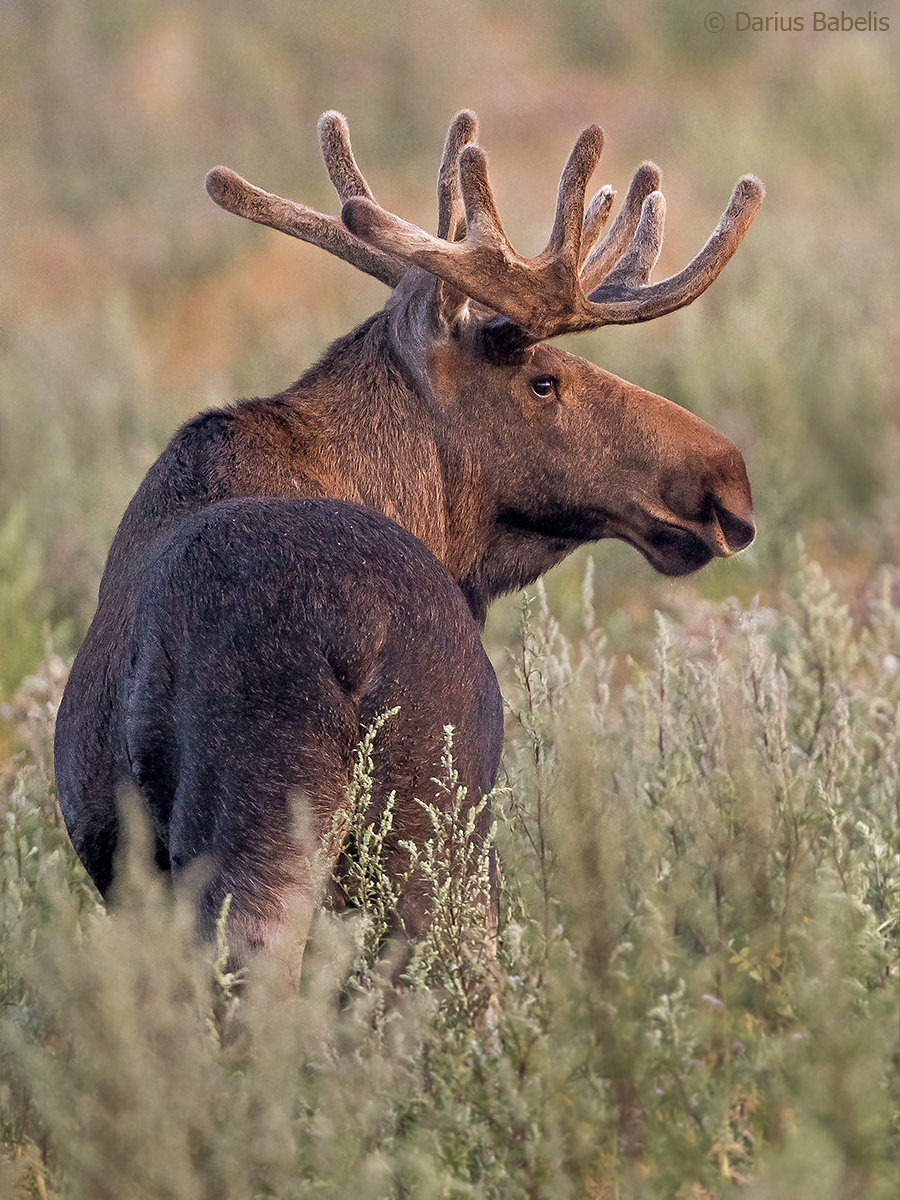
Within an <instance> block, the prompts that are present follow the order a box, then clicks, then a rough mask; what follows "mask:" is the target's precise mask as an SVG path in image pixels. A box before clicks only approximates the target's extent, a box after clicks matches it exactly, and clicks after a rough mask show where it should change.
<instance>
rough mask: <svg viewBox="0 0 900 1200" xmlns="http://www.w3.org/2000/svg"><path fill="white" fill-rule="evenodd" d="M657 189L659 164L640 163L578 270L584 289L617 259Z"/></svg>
mask: <svg viewBox="0 0 900 1200" xmlns="http://www.w3.org/2000/svg"><path fill="white" fill-rule="evenodd" d="M658 188H659V167H658V166H657V165H656V163H652V162H643V163H641V165H640V166H639V167H638V169H637V170H636V171H635V173H634V178H633V179H632V180H631V185H630V187H629V188H628V195H627V196H626V197H625V203H624V204H623V205H622V207H621V208H620V209H619V212H618V215H617V216H616V219H615V221H613V223H612V225H611V226H610V229H609V232H608V233H607V235H606V237H605V238H604V239H603V241H602V242H601V243H600V245H599V246H598V247H597V248H596V250H594V252H593V253H592V254H591V256H590V258H588V259H587V261H586V262H585V264H584V266H583V267H582V269H581V286H582V287H583V288H584V290H585V292H590V291H591V290H592V289H593V288H595V287H597V285H598V284H600V283H601V282H602V281H603V279H604V278H605V277H606V276H607V275H608V274H609V272H610V271H611V270H612V268H613V267H614V266H615V265H616V263H617V261H618V260H619V259H620V258H621V256H622V254H623V253H624V252H625V249H626V247H627V246H628V243H629V242H630V241H631V239H632V238H633V237H634V233H635V230H636V229H637V227H638V222H639V221H640V217H641V211H642V206H643V203H644V200H645V199H646V198H647V196H649V195H650V193H651V192H655V191H656V190H657V189H658Z"/></svg>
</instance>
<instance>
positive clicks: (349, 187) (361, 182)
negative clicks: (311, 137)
mask: <svg viewBox="0 0 900 1200" xmlns="http://www.w3.org/2000/svg"><path fill="white" fill-rule="evenodd" d="M316 128H317V132H318V134H319V146H320V147H321V150H322V158H323V159H324V160H325V168H326V170H327V171H328V177H329V179H330V180H331V182H332V183H333V184H334V190H335V191H336V192H337V194H338V198H339V199H340V202H341V204H345V203H346V202H347V201H348V200H349V199H350V197H351V196H368V198H369V199H370V200H372V199H373V196H372V189H371V188H370V187H369V185H368V184H367V183H366V181H365V178H364V177H363V173H362V171H360V169H359V167H358V166H357V165H356V159H355V158H354V157H353V149H352V147H351V145H350V128H349V126H348V125H347V118H346V117H345V116H344V114H343V113H339V112H336V111H335V110H334V109H330V110H329V111H328V112H325V113H322V115H321V117H319V123H318V125H317V127H316Z"/></svg>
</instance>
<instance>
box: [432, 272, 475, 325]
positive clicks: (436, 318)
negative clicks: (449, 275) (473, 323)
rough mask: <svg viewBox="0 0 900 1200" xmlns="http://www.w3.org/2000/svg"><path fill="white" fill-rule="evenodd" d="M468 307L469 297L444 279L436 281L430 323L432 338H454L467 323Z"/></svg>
mask: <svg viewBox="0 0 900 1200" xmlns="http://www.w3.org/2000/svg"><path fill="white" fill-rule="evenodd" d="M468 307H469V297H468V296H467V295H465V293H464V292H461V291H460V290H459V288H455V287H454V286H453V284H452V283H447V282H446V280H444V279H435V281H434V294H433V296H432V299H431V312H430V321H429V324H430V326H431V335H432V337H434V338H436V339H439V340H442V339H445V338H450V337H452V336H453V334H454V331H455V330H458V329H459V327H460V325H462V323H463V322H464V321H465V319H466V315H467V310H468Z"/></svg>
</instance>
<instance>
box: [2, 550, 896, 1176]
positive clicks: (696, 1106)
mask: <svg viewBox="0 0 900 1200" xmlns="http://www.w3.org/2000/svg"><path fill="white" fill-rule="evenodd" d="M897 586H898V579H897V576H896V573H892V572H890V571H887V570H885V571H884V572H883V573H882V574H881V575H880V576H879V577H878V579H877V580H873V582H872V585H871V587H870V589H869V591H868V593H867V595H866V604H865V612H864V615H863V616H862V617H861V618H860V619H854V618H852V617H851V616H850V614H849V613H848V610H847V608H846V607H845V606H844V605H842V604H841V603H840V602H839V601H838V598H837V596H836V594H835V592H834V590H833V589H832V588H831V586H830V585H829V582H828V580H827V578H826V577H825V575H824V573H823V572H822V570H821V568H820V567H819V566H818V565H817V564H815V563H814V562H810V561H809V560H807V559H805V558H802V559H801V561H800V566H799V569H798V575H797V577H796V578H795V580H794V585H793V587H792V590H791V592H790V594H788V595H786V596H784V597H783V598H782V599H781V601H780V602H779V604H778V606H777V607H767V608H763V607H761V606H760V605H759V604H758V603H757V604H754V605H751V606H749V607H746V608H744V607H741V606H740V605H739V604H737V603H736V602H729V603H725V604H709V605H707V606H706V608H705V610H704V612H703V614H702V619H700V618H698V619H695V620H694V621H693V622H692V623H691V625H689V626H688V625H685V624H683V623H682V624H676V623H674V622H672V621H671V620H663V619H662V618H659V624H658V628H657V631H656V634H655V637H654V639H653V643H652V652H651V654H650V655H649V656H648V657H647V658H646V660H645V661H643V662H638V661H634V660H632V661H631V662H630V663H627V664H624V669H625V670H626V673H627V682H626V683H625V685H624V686H620V685H617V684H615V683H614V682H613V680H614V677H615V675H616V673H617V670H619V669H623V664H622V663H621V662H618V661H617V660H616V658H615V656H612V655H610V654H608V652H607V648H606V645H605V639H604V634H603V630H602V627H601V626H600V625H599V624H598V623H597V621H596V617H595V615H594V611H593V604H592V600H591V595H590V592H591V580H590V576H588V577H587V580H586V591H585V603H584V613H583V621H582V628H581V631H580V634H579V636H578V637H577V639H569V638H566V637H564V636H563V634H562V632H561V631H560V627H559V625H558V623H557V622H556V621H555V620H554V618H553V617H552V616H551V614H550V612H549V610H548V606H547V602H546V597H545V596H544V595H543V593H542V592H541V591H538V593H537V595H536V596H535V597H533V598H532V600H531V601H529V603H528V605H526V611H525V613H524V625H523V636H522V639H521V642H520V646H519V649H518V651H517V652H516V654H515V655H514V657H513V661H512V662H511V663H510V668H509V672H508V676H509V677H508V678H507V680H506V684H505V690H506V694H507V697H508V699H509V716H508V720H509V730H508V738H507V750H506V754H505V759H504V773H503V779H502V782H501V786H500V787H498V789H497V791H496V793H495V795H494V798H493V802H494V806H495V814H496V816H497V828H496V842H497V845H498V846H499V848H500V853H501V858H502V862H503V868H504V884H503V892H502V906H501V924H500V929H499V935H498V949H497V955H496V958H494V957H493V956H492V954H491V952H490V943H489V939H486V938H485V936H484V924H483V915H482V914H483V908H482V906H481V900H480V897H482V896H483V894H484V887H485V875H484V871H485V866H484V862H483V859H481V858H480V857H479V855H478V854H476V853H475V852H474V850H473V848H472V844H471V840H470V839H469V838H468V836H467V832H466V830H467V827H466V816H465V812H466V806H465V804H464V803H458V804H457V807H456V813H457V816H456V818H455V819H451V820H450V821H449V823H443V824H442V823H441V822H440V821H438V823H437V824H436V825H435V839H434V843H433V848H432V850H431V851H429V850H428V849H427V848H426V849H425V850H424V851H423V853H424V856H425V860H426V865H427V868H428V869H429V870H432V871H433V872H434V880H435V893H436V895H438V896H439V897H440V901H439V904H438V909H437V915H436V919H435V922H434V924H433V926H432V929H431V932H430V933H429V935H428V937H426V938H425V939H424V940H423V942H422V943H421V944H420V945H419V946H418V947H417V951H416V955H415V957H414V959H413V962H412V964H411V966H410V968H409V969H408V971H407V975H406V978H405V979H404V980H403V981H402V982H401V983H400V984H398V985H397V986H396V987H395V986H394V985H392V984H391V982H390V971H389V970H388V968H387V967H386V965H384V964H382V965H379V962H378V956H379V945H380V942H379V939H378V936H377V934H378V930H379V929H383V928H384V927H385V924H384V922H385V919H386V918H385V912H386V911H387V910H388V909H389V908H390V902H391V896H390V889H389V888H386V887H385V881H384V880H383V879H382V878H381V877H380V874H379V867H378V856H377V840H378V839H377V836H376V837H375V842H374V843H373V844H369V845H368V846H367V844H366V836H367V835H366V834H365V828H366V827H365V822H364V811H365V793H366V780H367V779H368V778H369V777H370V776H371V773H372V771H373V770H374V771H377V732H376V733H375V735H374V748H373V745H372V742H371V738H370V741H369V743H368V745H364V746H363V747H362V749H361V755H360V760H359V770H358V772H357V776H356V784H355V785H354V786H355V795H356V798H357V802H358V806H359V811H360V812H361V814H362V816H361V817H360V823H359V824H358V826H357V837H356V843H357V853H358V859H359V864H358V865H359V877H358V888H359V890H358V899H359V902H360V908H359V910H358V911H357V913H356V914H355V916H353V917H352V918H350V919H346V918H338V917H336V916H333V915H329V914H327V913H323V914H322V915H321V917H320V918H319V921H318V922H317V925H316V927H315V931H314V936H313V940H312V943H311V946H310V949H309V951H308V954H309V958H308V959H307V961H306V963H305V965H304V982H303V987H302V994H301V995H300V996H298V997H296V998H294V999H292V1000H289V1001H285V1000H280V1001H276V1000H275V999H273V998H272V996H271V995H270V993H269V986H270V985H269V981H268V980H267V978H266V975H265V970H264V966H257V967H256V968H255V969H254V970H253V971H252V972H251V976H250V979H249V980H248V981H242V980H238V979H235V978H234V977H232V976H228V975H224V974H223V963H224V957H225V956H224V953H220V954H219V958H218V961H217V962H214V961H213V958H214V952H213V951H211V952H210V953H209V954H208V955H205V956H204V955H203V954H201V953H199V952H197V951H196V950H194V949H193V948H192V946H191V944H190V936H189V921H188V919H187V916H186V914H185V913H184V912H183V911H182V910H181V909H180V908H179V907H178V905H177V904H176V902H175V901H173V900H172V898H171V897H169V896H168V895H166V893H165V892H164V890H163V889H162V887H161V885H160V884H159V882H158V881H157V880H156V879H154V878H153V877H152V876H151V875H150V874H149V873H148V871H147V869H146V866H145V863H144V859H143V855H142V853H141V850H140V837H139V836H136V837H135V838H134V839H133V841H132V852H131V854H130V856H129V860H128V863H127V865H126V866H125V867H124V868H123V880H122V883H121V885H120V891H119V904H118V908H117V910H116V911H115V912H114V913H110V912H108V911H106V910H105V909H104V908H102V907H101V906H100V904H99V903H98V902H97V899H96V897H95V895H94V893H93V891H92V889H91V888H90V886H89V885H88V884H87V882H86V881H85V879H84V876H83V873H82V871H81V868H80V866H79V865H78V863H77V862H76V861H75V860H74V857H73V855H72V852H71V850H70V848H69V846H68V843H67V841H66V839H65V835H64V832H63V830H62V827H61V824H60V820H59V816H58V813H57V810H56V807H55V802H54V797H53V791H52V783H51V779H50V775H49V759H48V748H49V744H50V735H51V729H52V717H53V711H54V705H55V703H56V700H57V698H58V695H59V689H60V686H61V683H62V679H63V676H64V671H63V670H62V669H61V664H60V663H59V662H58V661H57V660H54V659H53V657H52V656H50V657H48V658H47V659H46V660H45V665H44V668H43V671H42V674H41V675H39V676H37V677H35V678H34V679H32V680H29V681H26V683H25V685H23V688H22V689H21V690H20V692H19V693H18V696H17V699H16V702H15V703H16V712H17V715H18V721H19V722H20V724H21V728H22V738H23V741H24V742H25V743H27V745H28V749H27V750H26V751H24V752H23V754H22V756H21V758H20V760H19V761H18V762H17V763H16V764H15V765H16V771H15V774H14V775H11V774H10V775H8V776H7V778H6V779H5V780H4V791H3V808H4V813H5V826H4V832H3V837H4V847H3V856H2V860H0V862H2V869H3V879H2V902H3V909H2V933H3V942H4V946H3V976H2V988H3V993H2V994H3V1009H4V1015H3V1052H4V1074H3V1085H2V1093H0V1100H2V1125H3V1137H4V1153H3V1158H2V1160H0V1161H2V1170H3V1172H4V1183H5V1186H6V1191H5V1193H4V1194H9V1195H14V1196H16V1197H19V1196H26V1195H31V1194H40V1195H49V1196H57V1195H58V1196H65V1197H91V1198H92V1200H95V1198H97V1197H100V1198H102V1197H106V1196H109V1197H113V1196H114V1197H117V1198H121V1197H144V1196H147V1197H150V1196H152V1197H154V1198H156V1197H163V1196H172V1197H176V1196H177V1197H179V1198H183V1197H192V1196H198V1197H199V1196H202V1197H221V1198H231V1197H256V1196H272V1197H293V1196H301V1195H302V1196H306V1195H322V1196H335V1197H339V1196H347V1195H354V1196H372V1197H388V1196H416V1197H429V1196H434V1197H451V1196H519V1195H521V1196H547V1197H550V1196H553V1197H565V1196H577V1197H612V1196H620V1197H626V1196H627V1197H631V1196H633V1197H637V1196H642V1197H644V1196H646V1197H657V1196H659V1197H680V1198H682V1200H684V1198H685V1197H713V1196H728V1195H731V1194H732V1192H733V1191H734V1190H735V1188H736V1187H738V1186H740V1190H741V1193H742V1194H743V1195H747V1196H750V1197H766V1198H770V1197H772V1198H774V1197H781V1196H784V1197H788V1196H790V1197H805V1196H809V1197H814V1196H822V1195H828V1196H834V1197H841V1198H842V1197H848V1198H849V1197H858V1196H864V1197H870V1196H871V1197H878V1196H882V1195H884V1196H890V1195H893V1194H895V1189H896V1183H897V1178H898V1133H900V1118H898V1108H900V1091H898V1065H900V1059H898V1029H897V1016H898V968H900V963H898V948H900V917H898V870H897V840H896V828H897V816H898V804H900V783H898V761H900V755H898V727H897V711H898V707H897V701H898V694H900V670H898V657H900V655H898V649H900V629H898V616H897V613H898V610H897V603H896V588H897ZM438 766H439V768H440V770H441V771H442V773H443V778H444V780H445V786H446V787H447V788H448V790H449V792H450V793H451V795H457V799H458V800H459V799H460V798H459V797H458V794H457V793H456V792H454V789H456V788H457V784H456V782H455V779H454V776H453V769H452V751H451V748H450V747H449V746H448V750H447V753H446V754H445V759H444V763H443V765H442V766H440V764H439V765H438ZM375 833H376V835H377V833H378V831H375ZM448 839H450V841H449V842H448ZM453 839H456V841H455V842H454V841H453ZM453 845H455V847H456V849H455V850H449V851H448V846H453ZM448 857H452V858H453V859H454V861H455V862H456V863H457V868H456V870H455V871H454V873H453V877H452V878H451V877H450V876H448V874H447V872H446V868H445V867H443V868H442V864H445V863H446V862H447V860H448ZM420 865H421V864H420ZM442 870H443V872H444V873H443V875H442V874H441V871H442ZM373 934H374V936H373ZM222 949H223V948H222V947H220V951H222Z"/></svg>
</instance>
